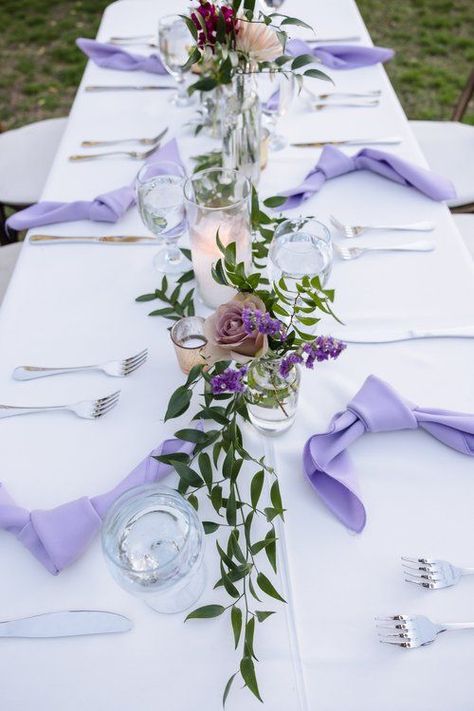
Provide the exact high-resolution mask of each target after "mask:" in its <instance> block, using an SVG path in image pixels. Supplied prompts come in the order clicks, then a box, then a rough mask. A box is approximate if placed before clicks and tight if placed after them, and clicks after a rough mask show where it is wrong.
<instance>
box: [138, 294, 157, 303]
mask: <svg viewBox="0 0 474 711" xmlns="http://www.w3.org/2000/svg"><path fill="white" fill-rule="evenodd" d="M157 298H158V297H157V295H156V294H154V293H153V294H142V295H141V296H137V298H136V299H135V301H138V302H141V301H153V300H154V299H157Z"/></svg>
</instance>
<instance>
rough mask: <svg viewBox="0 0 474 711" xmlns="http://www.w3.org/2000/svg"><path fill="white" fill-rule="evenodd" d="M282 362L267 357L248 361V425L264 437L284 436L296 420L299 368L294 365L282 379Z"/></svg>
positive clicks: (279, 359) (272, 357)
mask: <svg viewBox="0 0 474 711" xmlns="http://www.w3.org/2000/svg"><path fill="white" fill-rule="evenodd" d="M281 362H282V359H281V358H279V357H278V356H275V355H271V354H267V355H266V356H264V357H263V358H256V359H255V360H253V361H251V363H250V365H249V368H248V372H247V389H246V391H245V399H246V401H247V409H248V413H249V417H250V421H251V422H252V424H253V426H254V427H256V429H257V430H260V432H263V433H265V434H267V435H277V434H280V433H281V432H285V430H287V429H289V428H290V427H291V425H292V424H293V422H294V420H295V416H296V408H297V405H298V396H299V390H300V378H301V373H300V367H299V365H294V366H293V367H292V368H291V369H290V371H289V372H288V374H287V375H282V374H281V372H280V365H281Z"/></svg>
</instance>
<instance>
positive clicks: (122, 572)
mask: <svg viewBox="0 0 474 711" xmlns="http://www.w3.org/2000/svg"><path fill="white" fill-rule="evenodd" d="M102 549H103V552H104V556H105V559H106V561H107V564H108V567H109V569H110V572H111V573H112V576H113V577H114V578H115V580H116V581H117V583H118V584H119V585H120V587H122V588H123V589H124V590H126V591H127V592H129V593H131V594H132V595H136V596H137V597H140V598H142V599H143V600H144V601H145V602H146V603H147V604H148V605H149V607H151V608H152V609H153V610H156V611H157V612H168V613H172V612H181V611H182V610H186V609H187V608H188V607H191V605H193V604H194V603H195V602H196V600H197V599H198V598H199V597H200V595H201V594H202V591H203V589H204V585H205V578H206V575H205V567H204V564H203V555H204V530H203V527H202V524H201V521H200V520H199V517H198V515H197V514H196V511H195V510H194V509H193V507H192V506H191V505H190V504H189V503H188V502H187V501H186V499H184V498H183V497H182V496H181V495H180V494H179V493H178V492H177V491H174V490H173V489H170V488H168V487H167V486H162V485H158V484H147V485H145V486H137V487H133V488H132V489H129V490H128V491H126V492H125V493H124V494H122V496H120V497H119V498H118V499H117V501H116V502H115V503H114V504H113V506H112V508H111V509H110V511H109V512H108V514H107V516H106V519H105V521H104V525H103V527H102Z"/></svg>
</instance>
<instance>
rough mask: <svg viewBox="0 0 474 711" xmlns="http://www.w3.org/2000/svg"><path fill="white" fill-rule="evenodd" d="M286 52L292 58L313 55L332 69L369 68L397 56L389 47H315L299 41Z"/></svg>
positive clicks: (347, 45)
mask: <svg viewBox="0 0 474 711" xmlns="http://www.w3.org/2000/svg"><path fill="white" fill-rule="evenodd" d="M286 52H287V53H288V54H290V55H292V56H298V55H299V54H311V55H313V57H316V58H317V59H319V61H320V62H321V64H324V66H325V67H329V68H330V69H357V68H358V67H368V66H370V65H371V64H378V63H379V62H388V61H389V60H390V59H392V57H393V56H394V54H395V52H394V51H393V49H388V48H387V47H359V46H358V45H350V44H325V45H316V46H313V45H309V44H307V43H306V42H304V41H303V40H299V39H293V40H290V41H289V42H288V44H287V45H286Z"/></svg>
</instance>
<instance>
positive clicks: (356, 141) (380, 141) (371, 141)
mask: <svg viewBox="0 0 474 711" xmlns="http://www.w3.org/2000/svg"><path fill="white" fill-rule="evenodd" d="M401 142H402V139H401V138H400V137H399V136H387V138H346V139H345V140H341V141H338V140H336V141H310V142H308V143H291V144H290V145H292V146H295V147H296V148H322V147H323V146H377V145H380V146H382V145H395V144H398V143H401Z"/></svg>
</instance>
